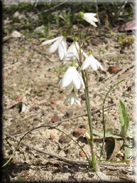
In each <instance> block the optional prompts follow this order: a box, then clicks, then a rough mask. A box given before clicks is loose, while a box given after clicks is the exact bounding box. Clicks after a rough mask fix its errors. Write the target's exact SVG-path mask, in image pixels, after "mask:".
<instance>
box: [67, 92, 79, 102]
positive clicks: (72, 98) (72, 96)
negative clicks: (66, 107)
mask: <svg viewBox="0 0 137 183" xmlns="http://www.w3.org/2000/svg"><path fill="white" fill-rule="evenodd" d="M68 102H70V104H71V105H73V104H74V102H77V103H78V104H79V105H81V103H80V99H79V98H78V97H77V95H76V94H75V92H72V93H70V94H69V95H68V96H67V97H66V99H65V100H64V104H66V103H68Z"/></svg>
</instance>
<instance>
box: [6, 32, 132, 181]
mask: <svg viewBox="0 0 137 183" xmlns="http://www.w3.org/2000/svg"><path fill="white" fill-rule="evenodd" d="M85 31H87V30H85ZM127 36H128V35H127ZM130 36H133V37H134V35H133V34H132V33H131V35H130ZM97 40H98V43H96V44H95V41H96V39H91V40H90V41H88V42H86V43H85V44H84V49H86V50H88V49H89V48H92V51H94V52H93V55H94V56H95V57H96V58H97V59H98V60H99V61H100V63H101V64H102V66H103V68H104V70H103V71H101V70H98V71H97V72H95V71H93V70H92V69H91V68H89V69H88V74H89V96H90V104H91V109H92V111H96V110H97V109H101V108H102V104H103V99H104V97H105V94H106V93H107V91H108V90H109V88H110V87H111V86H112V85H114V84H115V83H117V82H118V81H120V80H122V79H125V81H123V82H122V83H121V84H119V85H118V86H117V87H115V88H114V90H113V91H112V92H111V93H110V94H109V97H108V99H107V101H106V104H105V106H106V107H107V106H109V107H108V108H107V109H106V110H105V121H106V129H108V130H112V131H113V133H115V134H116V135H119V134H120V129H121V127H120V122H119V113H118V106H119V100H121V101H123V102H124V104H125V106H126V108H127V113H128V115H129V119H130V120H131V121H132V125H133V126H134V125H135V122H134V88H135V87H134V85H135V83H134V45H132V46H130V47H129V48H127V47H126V48H125V49H124V50H123V52H122V53H121V52H120V49H121V47H120V45H119V43H118V40H117V39H116V36H113V35H108V34H107V35H106V36H101V37H98V38H97ZM40 44H41V41H39V39H37V38H26V37H25V36H24V37H21V38H10V39H8V40H7V41H5V43H4V47H3V57H4V60H3V62H4V68H3V83H4V94H3V107H4V113H3V132H4V133H3V156H4V157H3V158H4V161H3V162H4V163H5V162H6V160H8V158H9V157H10V156H11V155H12V154H13V151H14V150H15V148H16V145H17V141H16V140H19V139H20V138H21V137H22V136H23V135H24V134H25V133H26V132H27V131H29V130H31V129H33V128H35V127H38V126H40V125H43V124H44V125H51V124H52V125H53V124H57V123H58V120H64V119H68V120H66V121H65V122H61V124H60V125H59V126H58V128H59V129H60V130H62V131H63V132H65V133H67V134H68V135H70V136H71V137H72V138H73V139H74V140H76V141H77V142H79V144H80V145H81V146H82V148H83V149H84V150H85V152H86V153H87V155H88V156H89V155H90V148H89V145H88V143H87V141H86V138H85V136H84V133H85V131H88V119H87V116H86V115H85V113H86V107H85V100H83V97H81V104H82V105H81V106H78V105H77V104H74V105H72V106H71V105H70V104H67V105H64V103H63V101H64V99H65V97H66V94H69V93H68V92H66V91H65V90H64V89H62V88H60V87H59V86H58V82H59V81H60V79H61V78H62V77H63V75H64V73H65V71H64V70H63V69H60V64H61V62H60V61H57V62H52V61H51V60H55V59H56V60H58V55H57V54H54V55H52V56H51V55H49V53H48V49H49V45H47V46H40ZM93 44H94V46H93ZM101 49H102V50H103V52H101V51H100V50H101ZM110 66H116V67H119V68H120V69H121V70H120V71H119V72H118V73H110V70H109V68H110ZM65 67H67V68H68V65H65V66H64V68H65ZM83 93H84V92H83V91H82V90H80V91H79V95H80V96H82V95H83ZM112 104H114V105H112ZM79 115H81V116H79ZM53 117H54V118H53ZM54 120H55V121H54ZM92 120H93V129H95V130H97V131H99V132H100V131H101V130H102V128H103V124H102V111H101V110H99V111H98V112H95V113H94V114H93V115H92ZM10 135H11V136H10ZM94 140H95V152H96V157H97V159H99V155H100V148H101V144H102V143H101V142H102V138H101V137H100V136H98V135H94ZM109 140H110V142H111V143H110V144H111V145H112V144H113V143H114V138H110V137H108V141H109ZM22 142H23V143H24V144H20V146H19V148H18V149H17V150H16V152H15V154H14V157H13V159H12V161H11V162H10V163H9V164H8V165H7V166H6V167H5V168H4V169H3V181H5V182H8V181H19V180H22V179H23V180H25V181H26V182H27V181H37V182H44V181H61V180H62V181H71V182H75V181H95V182H97V181H100V180H101V178H100V177H99V176H97V174H96V173H95V172H93V171H92V169H91V170H89V169H88V167H87V166H86V165H80V164H77V163H74V164H71V160H76V161H83V162H84V161H86V157H85V155H84V154H83V152H82V151H81V149H80V148H79V147H78V145H76V144H75V142H74V141H73V140H71V139H70V138H68V137H66V136H65V135H63V134H62V133H61V132H59V131H58V130H57V129H50V128H48V127H41V128H38V129H35V130H33V131H31V132H30V133H28V134H27V135H26V136H25V137H24V138H23V140H22ZM116 144H121V145H119V150H116V153H115V154H114V153H113V158H112V159H111V160H115V161H120V160H123V158H124V151H123V150H122V144H123V140H119V139H117V142H115V146H116ZM34 148H35V150H34ZM113 149H114V147H113ZM38 150H42V151H43V152H45V153H47V154H44V153H42V152H41V153H40V152H38ZM48 153H49V154H48ZM52 154H54V155H57V156H58V157H63V158H68V159H70V162H65V160H64V161H63V160H62V161H61V160H59V158H56V157H55V156H52ZM103 157H104V159H107V155H106V154H104V155H103ZM127 167H128V166H127V165H125V164H124V165H123V166H122V165H109V166H108V165H107V164H104V165H103V164H102V165H101V166H100V170H101V172H103V173H104V174H106V175H107V176H108V177H109V179H111V180H112V181H128V182H129V181H133V180H134V178H133V177H134V176H133V174H131V175H129V172H128V168H127Z"/></svg>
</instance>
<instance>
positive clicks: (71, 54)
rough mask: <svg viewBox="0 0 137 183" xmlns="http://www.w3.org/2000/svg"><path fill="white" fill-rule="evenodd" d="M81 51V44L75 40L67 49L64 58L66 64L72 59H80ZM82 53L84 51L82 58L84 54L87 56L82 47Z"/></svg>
mask: <svg viewBox="0 0 137 183" xmlns="http://www.w3.org/2000/svg"><path fill="white" fill-rule="evenodd" d="M79 51H80V46H79V44H78V42H73V43H72V44H71V45H70V47H69V48H68V50H67V53H66V55H65V57H64V59H63V61H64V64H65V63H66V62H67V61H69V60H71V59H78V60H79ZM81 53H82V58H83V56H85V57H86V56H87V54H86V53H85V52H84V51H83V50H82V49H81Z"/></svg>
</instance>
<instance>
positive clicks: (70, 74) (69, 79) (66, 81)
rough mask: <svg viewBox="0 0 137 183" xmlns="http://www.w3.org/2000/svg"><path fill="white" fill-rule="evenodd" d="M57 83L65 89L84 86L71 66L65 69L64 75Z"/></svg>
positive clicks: (76, 88)
mask: <svg viewBox="0 0 137 183" xmlns="http://www.w3.org/2000/svg"><path fill="white" fill-rule="evenodd" d="M59 85H60V86H61V87H66V89H67V90H69V89H73V88H75V90H79V89H80V88H83V89H84V88H85V85H84V82H83V79H82V77H81V76H80V74H79V73H78V71H77V70H76V68H75V67H73V66H71V67H69V68H68V69H67V71H66V73H65V75H64V77H63V78H62V79H61V80H60V82H59Z"/></svg>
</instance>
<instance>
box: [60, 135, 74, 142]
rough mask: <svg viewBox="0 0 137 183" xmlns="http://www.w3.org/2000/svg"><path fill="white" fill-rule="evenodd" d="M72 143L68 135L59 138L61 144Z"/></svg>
mask: <svg viewBox="0 0 137 183" xmlns="http://www.w3.org/2000/svg"><path fill="white" fill-rule="evenodd" d="M70 141H71V139H70V138H69V137H68V136H66V135H64V134H62V135H61V136H60V137H59V142H61V143H62V142H64V143H69V142H70Z"/></svg>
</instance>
